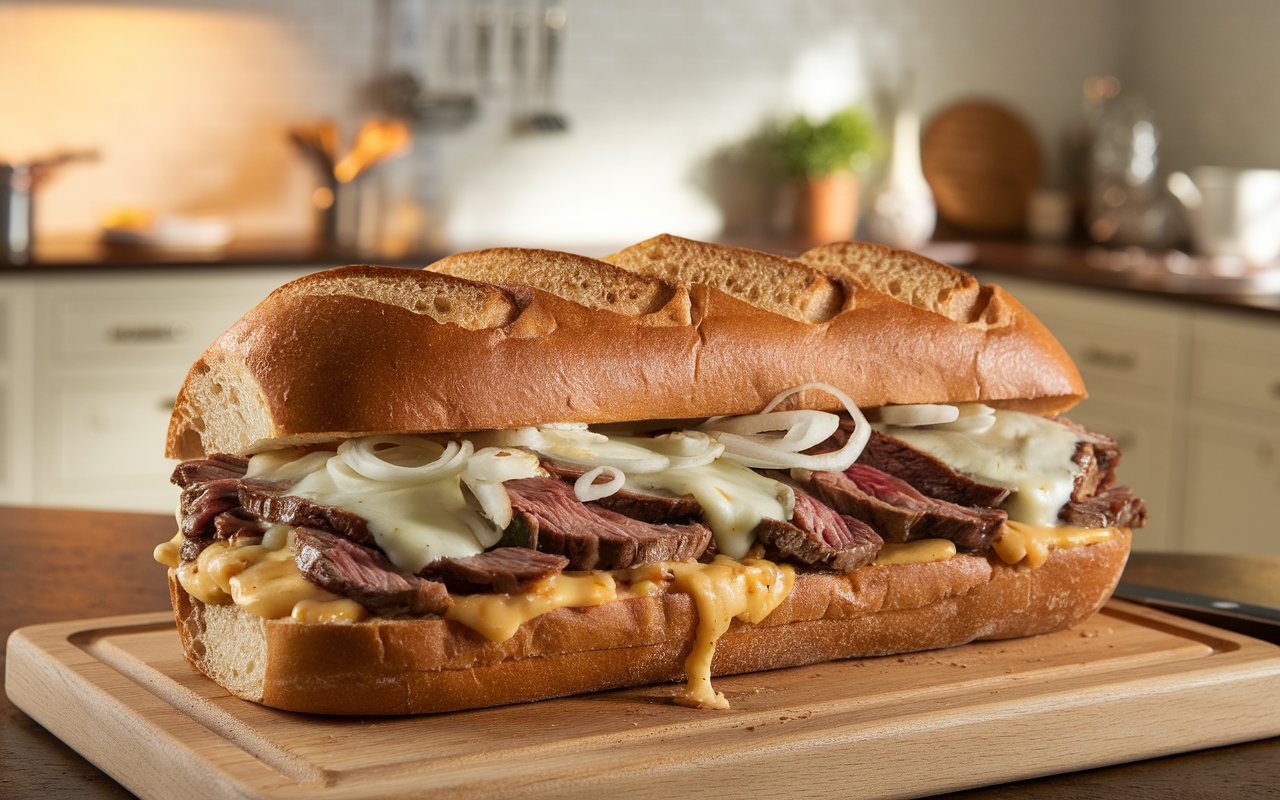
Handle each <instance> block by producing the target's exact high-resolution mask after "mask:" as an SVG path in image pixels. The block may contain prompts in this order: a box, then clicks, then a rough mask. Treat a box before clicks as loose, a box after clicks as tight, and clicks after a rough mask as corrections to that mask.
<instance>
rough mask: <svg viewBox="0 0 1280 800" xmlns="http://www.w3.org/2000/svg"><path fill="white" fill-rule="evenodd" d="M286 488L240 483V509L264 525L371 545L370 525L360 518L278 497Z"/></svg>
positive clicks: (304, 499)
mask: <svg viewBox="0 0 1280 800" xmlns="http://www.w3.org/2000/svg"><path fill="white" fill-rule="evenodd" d="M288 488H289V487H288V485H287V484H269V483H255V482H252V481H241V482H240V489H239V500H240V505H241V506H243V507H244V509H245V510H246V511H247V512H249V513H250V514H253V515H254V516H256V517H258V518H259V519H264V520H266V521H267V522H275V523H278V524H281V525H292V526H294V527H300V528H316V529H319V530H324V531H332V532H333V533H337V534H340V535H342V536H345V537H346V538H348V539H350V540H351V541H353V542H356V543H357V544H373V534H372V533H371V532H370V531H369V524H368V523H367V522H365V521H364V519H363V518H362V517H359V516H357V515H355V514H352V513H351V512H350V511H347V510H345V509H341V508H338V507H337V506H326V505H323V504H321V503H317V502H314V501H312V500H307V499H306V498H303V497H294V496H293V495H286V494H281V492H283V491H285V490H287V489H288Z"/></svg>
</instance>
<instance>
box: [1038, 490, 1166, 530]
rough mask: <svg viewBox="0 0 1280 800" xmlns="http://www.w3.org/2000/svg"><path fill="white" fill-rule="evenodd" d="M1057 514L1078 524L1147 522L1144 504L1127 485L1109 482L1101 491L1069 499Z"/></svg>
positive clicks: (1118, 525) (1125, 525)
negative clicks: (1107, 486)
mask: <svg viewBox="0 0 1280 800" xmlns="http://www.w3.org/2000/svg"><path fill="white" fill-rule="evenodd" d="M1058 518H1059V519H1061V520H1062V521H1063V522H1065V523H1067V524H1068V525H1079V526H1080V527H1082V528H1113V527H1114V528H1141V527H1142V526H1143V525H1146V524H1147V506H1146V503H1144V502H1142V498H1140V497H1138V496H1137V495H1135V494H1134V493H1133V490H1132V489H1130V488H1129V487H1128V486H1112V487H1111V488H1110V489H1107V490H1106V491H1105V492H1103V493H1102V494H1098V495H1094V496H1093V497H1089V498H1086V499H1084V500H1072V501H1071V502H1070V503H1067V504H1066V505H1065V506H1063V507H1062V511H1060V512H1058Z"/></svg>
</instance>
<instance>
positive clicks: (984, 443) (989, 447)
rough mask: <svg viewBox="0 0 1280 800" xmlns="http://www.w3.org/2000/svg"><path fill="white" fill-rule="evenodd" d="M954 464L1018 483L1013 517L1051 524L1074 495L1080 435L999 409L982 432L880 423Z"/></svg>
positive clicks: (1031, 416)
mask: <svg viewBox="0 0 1280 800" xmlns="http://www.w3.org/2000/svg"><path fill="white" fill-rule="evenodd" d="M876 427H877V428H879V429H881V430H884V431H886V432H887V433H889V434H890V435H892V436H896V437H897V438H899V439H902V440H903V441H904V442H907V443H908V444H910V445H912V446H914V447H917V448H919V449H921V450H923V451H925V452H926V453H929V454H931V455H933V456H934V457H935V458H938V459H939V460H941V461H943V462H945V463H946V464H948V465H950V466H951V467H952V468H954V469H956V470H959V471H960V472H965V473H968V474H970V475H973V476H975V477H977V478H979V479H981V480H984V481H988V482H990V483H994V484H997V485H999V486H1005V487H1007V488H1010V489H1015V490H1016V491H1015V493H1014V494H1013V496H1012V497H1010V498H1009V500H1008V502H1006V503H1005V505H1004V509H1005V510H1006V511H1008V512H1009V518H1010V519H1012V520H1014V521H1016V522H1023V523H1026V524H1028V525H1039V526H1043V527H1051V526H1053V525H1054V524H1056V522H1057V518H1058V511H1059V510H1060V509H1061V508H1062V506H1063V505H1065V504H1066V503H1067V501H1068V500H1070V499H1071V490H1072V488H1073V486H1074V483H1075V479H1076V476H1077V475H1079V474H1080V467H1079V466H1078V465H1077V464H1076V463H1075V462H1074V461H1072V460H1071V459H1072V457H1073V456H1074V455H1075V453H1076V446H1077V445H1078V444H1079V442H1080V441H1081V438H1080V436H1079V435H1078V434H1077V433H1075V432H1074V431H1072V430H1071V429H1069V428H1067V427H1066V426H1064V425H1059V424H1058V423H1056V422H1053V421H1052V420H1048V419H1045V418H1043V417H1038V416H1036V415H1034V414H1025V413H1022V412H1020V411H1004V410H997V411H996V412H995V424H993V425H992V426H991V428H990V429H989V430H986V431H983V432H981V433H972V432H959V431H945V430H930V429H927V428H907V427H901V426H882V425H881V426H876Z"/></svg>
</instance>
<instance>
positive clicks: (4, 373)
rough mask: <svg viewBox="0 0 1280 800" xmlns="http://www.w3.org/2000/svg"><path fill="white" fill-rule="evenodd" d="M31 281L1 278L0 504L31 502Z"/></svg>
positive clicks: (33, 361) (32, 322) (32, 437)
mask: <svg viewBox="0 0 1280 800" xmlns="http://www.w3.org/2000/svg"><path fill="white" fill-rule="evenodd" d="M34 306H35V283H34V280H33V279H32V278H30V277H26V276H23V277H14V276H10V275H5V276H0V503H6V504H10V505H30V504H31V502H32V488H33V486H34V477H33V476H32V474H31V473H32V470H31V460H32V453H33V448H34V446H35V434H34V431H33V425H32V418H33V404H34V394H33V391H32V385H33V383H34V381H35V378H34V369H35V359H34V357H33V353H34V350H35V344H34V341H33V340H34V335H35V334H34V324H35V323H34V319H35V308H34Z"/></svg>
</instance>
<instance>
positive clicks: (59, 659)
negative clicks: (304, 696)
mask: <svg viewBox="0 0 1280 800" xmlns="http://www.w3.org/2000/svg"><path fill="white" fill-rule="evenodd" d="M717 686H718V688H720V689H721V690H723V691H724V692H725V694H726V695H727V696H728V697H729V699H730V701H731V702H732V703H733V705H734V708H733V710H731V711H728V712H707V711H695V710H692V709H686V708H682V707H677V706H673V705H672V704H671V703H670V697H671V694H672V691H673V690H672V688H671V687H669V686H649V687H641V688H637V689H628V690H622V691H616V692H606V693H602V694H596V695H587V696H582V697H573V698H565V699H562V700H552V701H546V702H542V703H533V704H527V705H519V706H508V707H504V708H497V709H480V710H476V711H466V712H458V713H454V714H446V715H436V716H424V717H400V718H369V719H352V718H342V717H323V716H307V715H302V714H292V713H288V712H282V711H275V710H272V709H267V708H262V707H260V706H256V705H254V704H252V703H245V702H243V701H240V700H237V699H235V698H233V697H231V696H229V695H228V694H227V693H226V692H224V691H223V690H222V689H221V688H219V687H218V686H216V685H214V684H212V683H211V682H209V681H207V680H205V679H204V678H203V677H200V676H198V675H196V674H194V673H192V672H191V671H190V669H188V668H187V666H186V663H185V662H184V661H183V659H182V655H181V650H180V648H179V645H178V641H177V635H176V633H175V631H174V630H173V626H172V621H171V619H170V618H168V617H167V616H166V615H159V614H152V615H141V616H134V617H114V618H108V619H101V620H85V621H80V622H67V623H57V624H53V625H43V626H36V627H32V628H25V629H22V630H20V631H18V632H16V633H15V634H14V635H13V637H12V638H11V639H10V642H9V654H8V671H7V674H6V689H7V691H8V693H9V696H10V697H11V698H12V699H13V701H14V703H15V704H16V705H18V706H19V707H20V708H22V709H23V710H24V711H26V712H27V713H28V714H30V715H31V716H32V717H34V718H35V719H36V720H38V721H39V722H40V723H41V724H43V725H44V726H45V727H47V728H49V729H50V730H51V731H53V732H54V733H55V734H57V735H58V736H60V737H61V738H63V739H64V740H65V741H66V742H67V743H68V744H70V745H71V746H72V747H74V748H76V749H77V750H79V751H80V752H81V753H82V754H83V755H84V756H85V757H86V758H88V759H89V760H91V761H93V762H94V763H95V764H97V765H98V766H99V767H101V768H102V769H103V770H104V771H106V772H107V773H108V774H110V775H111V776H112V777H114V778H116V780H118V781H120V782H121V783H123V784H124V785H125V786H126V787H128V788H129V789H131V790H132V791H134V792H135V793H137V794H139V795H141V796H143V797H167V796H174V795H183V794H187V795H190V794H193V793H194V794H196V795H198V796H211V797H280V798H289V797H322V798H357V797H378V796H389V795H398V794H403V793H407V792H413V793H416V794H423V793H433V792H444V791H448V792H449V793H450V795H451V800H467V798H473V797H474V798H481V797H492V796H504V797H543V796H556V797H578V796H581V797H586V796H592V797H593V798H597V799H598V797H599V796H601V793H602V792H603V793H607V794H622V793H644V792H645V791H646V790H648V791H652V787H653V786H655V785H658V784H659V783H660V784H661V785H662V786H663V787H664V792H666V793H671V792H675V791H678V792H679V793H681V794H683V795H686V796H691V797H720V796H740V795H742V794H743V793H744V792H746V791H748V790H749V789H751V788H752V787H758V786H760V785H770V786H779V785H784V786H788V785H790V786H796V787H803V789H804V793H805V794H806V796H811V797H826V796H831V797H845V796H848V795H849V793H850V792H851V791H852V789H853V785H852V784H850V783H849V780H850V778H849V776H854V775H856V776H857V784H856V788H857V792H856V793H857V794H875V795H882V796H917V795H921V794H927V793H933V792H942V791H949V790H956V789H962V788H966V787H970V786H977V785H984V784H991V783H999V782H1004V781H1010V780H1018V779H1022V778H1028V777H1034V776H1037V775H1044V774H1051V773H1056V772H1062V771H1067V770H1075V769H1084V768H1088V767H1094V766H1102V765H1105V764H1112V763H1117V762H1120V761H1128V760H1133V759H1139V758H1148V757H1152V756H1157V755H1163V754H1168V753H1174V752H1181V751H1185V750H1193V749H1199V748H1204V747H1211V746H1215V745H1221V744H1227V743H1231V742H1238V741H1246V740H1249V739H1254V738H1261V737H1264V736H1270V735H1275V734H1280V718H1277V715H1275V714H1274V713H1273V710H1274V709H1275V708H1276V707H1277V706H1280V648H1278V647H1275V646H1273V645H1269V644H1266V643H1263V642H1258V641H1256V640H1253V639H1249V638H1247V637H1244V636H1238V635H1236V634H1233V633H1229V632H1226V631H1220V630H1217V629H1215V628H1211V627H1208V626H1205V625H1200V624H1198V623H1194V622H1190V621H1187V620H1183V619H1179V618H1177V617H1172V616H1168V615H1164V614H1161V613H1159V612H1155V611H1151V610H1149V609H1145V608H1141V607H1139V606H1134V605H1130V604H1125V603H1119V602H1113V603H1111V604H1109V605H1108V606H1107V608H1105V609H1104V610H1103V611H1102V612H1100V613H1099V614H1098V615H1096V616H1094V617H1092V618H1091V619H1089V620H1087V621H1086V622H1084V623H1082V624H1081V625H1079V626H1077V627H1076V628H1073V629H1072V630H1069V631H1062V632H1060V633H1055V634H1050V635H1047V636H1041V637H1034V638H1031V639H1021V640H1015V641H1005V642H984V643H979V644H974V645H969V646H967V647H962V648H956V649H952V650H942V651H933V652H926V653H917V654H911V655H904V656H889V657H885V658H875V659H863V660H855V661H844V662H837V663H830V664H817V665H813V666H810V667H800V668H796V669H789V670H777V671H773V672H764V673H757V674H753V675H739V676H734V677H729V678H721V679H718V680H717ZM975 741H981V742H983V751H982V753H981V754H980V755H978V756H976V757H975V756H973V755H969V756H966V757H964V758H955V759H952V758H947V757H946V754H948V753H952V752H961V753H969V754H972V753H973V752H974V750H973V746H972V744H973V742H975Z"/></svg>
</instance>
